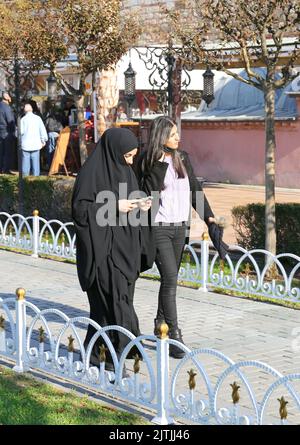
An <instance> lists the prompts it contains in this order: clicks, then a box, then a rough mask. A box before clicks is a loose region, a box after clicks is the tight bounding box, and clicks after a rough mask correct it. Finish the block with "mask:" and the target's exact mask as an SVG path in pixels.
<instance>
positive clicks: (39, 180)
mask: <svg viewBox="0 0 300 445" xmlns="http://www.w3.org/2000/svg"><path fill="white" fill-rule="evenodd" d="M18 181H19V178H18V176H12V175H0V211H1V212H8V213H18V212H19V203H18V197H19V194H18V190H19V189H18ZM23 182H24V193H23V209H24V210H23V214H24V216H30V215H32V212H33V210H35V209H37V210H39V213H40V216H41V217H43V218H45V219H59V220H61V221H63V222H68V221H71V198H72V190H73V185H74V178H66V177H65V176H51V177H48V176H36V177H35V176H28V177H26V178H24V179H23Z"/></svg>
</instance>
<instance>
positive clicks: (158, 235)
mask: <svg viewBox="0 0 300 445" xmlns="http://www.w3.org/2000/svg"><path fill="white" fill-rule="evenodd" d="M186 227H187V226H186V224H185V223H182V224H181V225H180V226H179V225H175V224H171V225H168V226H163V225H159V226H154V227H153V233H154V236H155V242H156V249H157V252H156V258H155V263H156V265H157V268H158V270H159V273H160V278H161V284H160V289H159V295H158V309H157V315H156V318H157V319H158V320H165V322H166V323H167V324H168V326H169V329H170V331H171V330H174V329H177V328H178V322H177V305H176V290H177V277H178V271H179V267H180V262H181V258H182V253H183V249H184V246H185V237H186Z"/></svg>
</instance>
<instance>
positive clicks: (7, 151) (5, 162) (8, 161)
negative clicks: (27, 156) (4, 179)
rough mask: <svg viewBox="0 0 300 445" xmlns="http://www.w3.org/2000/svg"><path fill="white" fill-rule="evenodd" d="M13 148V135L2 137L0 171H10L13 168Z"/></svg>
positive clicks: (0, 138)
mask: <svg viewBox="0 0 300 445" xmlns="http://www.w3.org/2000/svg"><path fill="white" fill-rule="evenodd" d="M13 149H14V140H13V136H11V135H8V136H6V137H0V173H8V172H9V171H10V169H11V168H12V157H13Z"/></svg>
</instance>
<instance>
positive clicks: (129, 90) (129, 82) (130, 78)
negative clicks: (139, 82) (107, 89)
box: [124, 62, 136, 117]
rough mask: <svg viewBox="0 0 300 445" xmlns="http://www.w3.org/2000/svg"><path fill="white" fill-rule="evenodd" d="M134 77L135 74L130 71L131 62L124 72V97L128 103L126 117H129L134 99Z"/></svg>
mask: <svg viewBox="0 0 300 445" xmlns="http://www.w3.org/2000/svg"><path fill="white" fill-rule="evenodd" d="M135 75H136V72H135V71H134V70H133V69H132V66H131V62H129V65H128V68H127V70H126V71H125V72H124V76H125V91H124V93H125V94H124V97H125V100H126V101H127V103H128V117H131V108H130V107H131V104H132V102H133V101H134V99H135Z"/></svg>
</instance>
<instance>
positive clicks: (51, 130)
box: [45, 109, 63, 169]
mask: <svg viewBox="0 0 300 445" xmlns="http://www.w3.org/2000/svg"><path fill="white" fill-rule="evenodd" d="M45 125H46V130H47V133H48V141H47V144H46V150H47V167H48V169H50V167H51V163H52V159H53V155H54V152H55V148H56V142H57V139H58V136H59V133H60V132H61V130H62V129H63V126H62V123H61V121H60V119H59V116H58V114H57V113H55V110H53V109H52V110H51V111H50V113H49V114H48V116H47V118H46V121H45Z"/></svg>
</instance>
